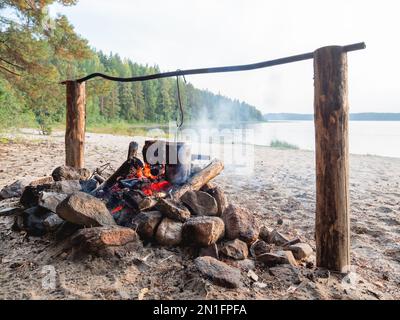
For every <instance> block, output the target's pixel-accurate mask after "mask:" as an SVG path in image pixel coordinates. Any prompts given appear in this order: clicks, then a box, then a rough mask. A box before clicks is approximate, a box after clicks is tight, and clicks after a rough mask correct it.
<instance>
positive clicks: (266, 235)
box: [259, 226, 274, 243]
mask: <svg viewBox="0 0 400 320" xmlns="http://www.w3.org/2000/svg"><path fill="white" fill-rule="evenodd" d="M272 231H274V229H273V228H270V227H267V226H262V227H261V228H260V234H259V238H260V239H262V240H264V241H266V242H267V243H269V239H270V236H271V233H272Z"/></svg>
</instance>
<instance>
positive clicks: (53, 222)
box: [43, 214, 64, 232]
mask: <svg viewBox="0 0 400 320" xmlns="http://www.w3.org/2000/svg"><path fill="white" fill-rule="evenodd" d="M63 223H64V220H63V219H61V218H60V217H59V216H58V215H56V214H52V215H50V216H48V217H47V218H46V219H44V221H43V225H44V227H45V229H46V230H47V231H48V232H51V231H54V230H56V229H57V228H58V227H60V226H61V225H62V224H63Z"/></svg>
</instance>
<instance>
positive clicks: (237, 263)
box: [225, 259, 256, 272]
mask: <svg viewBox="0 0 400 320" xmlns="http://www.w3.org/2000/svg"><path fill="white" fill-rule="evenodd" d="M225 262H226V263H228V264H229V265H230V266H233V267H235V268H239V269H240V270H242V271H245V272H248V271H249V270H254V269H255V268H256V264H255V262H254V260H250V259H244V260H231V259H230V260H228V261H225Z"/></svg>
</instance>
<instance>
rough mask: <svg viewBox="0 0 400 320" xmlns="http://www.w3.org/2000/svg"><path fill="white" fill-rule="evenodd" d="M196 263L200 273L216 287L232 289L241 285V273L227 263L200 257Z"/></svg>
mask: <svg viewBox="0 0 400 320" xmlns="http://www.w3.org/2000/svg"><path fill="white" fill-rule="evenodd" d="M194 263H195V266H196V267H197V269H198V270H199V271H200V273H201V274H202V275H203V276H204V277H206V278H207V279H209V280H211V281H212V282H213V283H214V284H216V285H219V286H223V287H227V288H232V289H233V288H238V287H240V285H241V274H240V271H239V270H238V269H236V268H233V267H230V266H228V265H227V264H226V263H223V262H221V261H219V260H217V259H215V258H213V257H209V256H207V257H198V258H196V260H194Z"/></svg>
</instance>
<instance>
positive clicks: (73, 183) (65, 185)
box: [49, 180, 82, 194]
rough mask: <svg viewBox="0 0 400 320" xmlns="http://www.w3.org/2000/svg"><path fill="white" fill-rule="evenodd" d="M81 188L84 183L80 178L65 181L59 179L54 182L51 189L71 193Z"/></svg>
mask: <svg viewBox="0 0 400 320" xmlns="http://www.w3.org/2000/svg"><path fill="white" fill-rule="evenodd" d="M81 190H82V185H81V183H80V181H79V180H64V181H57V182H55V183H54V184H52V186H51V188H50V190H49V191H53V192H59V193H66V194H71V193H74V192H76V191H81Z"/></svg>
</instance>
